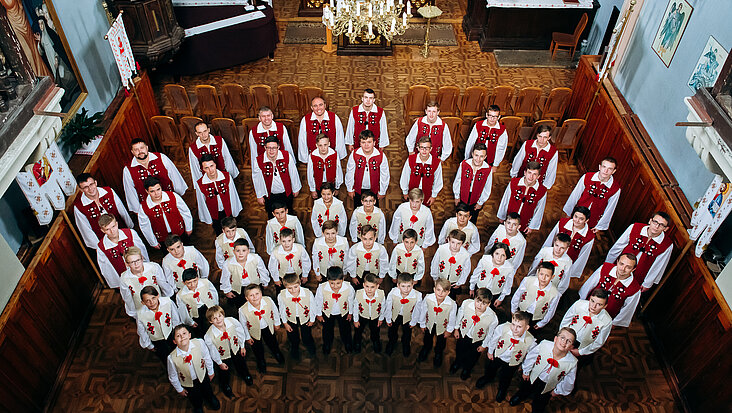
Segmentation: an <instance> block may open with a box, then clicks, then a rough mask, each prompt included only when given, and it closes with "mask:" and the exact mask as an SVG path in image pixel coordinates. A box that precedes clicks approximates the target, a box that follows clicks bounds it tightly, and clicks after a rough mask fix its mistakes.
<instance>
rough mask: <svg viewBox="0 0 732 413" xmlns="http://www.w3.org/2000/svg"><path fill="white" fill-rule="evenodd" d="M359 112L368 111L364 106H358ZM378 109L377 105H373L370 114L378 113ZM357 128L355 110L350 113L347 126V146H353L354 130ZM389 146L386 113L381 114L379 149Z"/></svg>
mask: <svg viewBox="0 0 732 413" xmlns="http://www.w3.org/2000/svg"><path fill="white" fill-rule="evenodd" d="M358 111H359V112H366V109H364V107H363V105H358ZM377 111H378V107H377V106H376V105H371V110H369V112H377ZM367 116H368V114H367ZM355 126H356V121H355V119H353V110H349V111H348V124H347V126H346V132H345V141H346V145H353V141H354V130H355ZM387 146H389V130H388V128H387V122H386V111H384V112H383V113H382V114H381V119H380V120H379V148H386V147H387Z"/></svg>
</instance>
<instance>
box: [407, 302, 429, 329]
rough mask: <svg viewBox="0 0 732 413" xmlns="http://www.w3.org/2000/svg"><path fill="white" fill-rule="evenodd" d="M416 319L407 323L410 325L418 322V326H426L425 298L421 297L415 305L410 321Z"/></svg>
mask: <svg viewBox="0 0 732 413" xmlns="http://www.w3.org/2000/svg"><path fill="white" fill-rule="evenodd" d="M415 320H417V321H416V322H415V323H414V324H412V323H409V324H410V325H412V326H415V325H417V323H419V327H420V328H425V327H427V300H426V299H422V300H421V301H420V302H418V303H417V304H416V305H415V308H414V313H413V314H412V321H415Z"/></svg>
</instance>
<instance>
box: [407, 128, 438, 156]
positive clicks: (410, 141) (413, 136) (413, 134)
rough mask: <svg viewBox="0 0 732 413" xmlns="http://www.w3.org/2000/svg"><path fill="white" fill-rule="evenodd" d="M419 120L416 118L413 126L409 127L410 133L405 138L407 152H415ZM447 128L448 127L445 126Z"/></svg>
mask: <svg viewBox="0 0 732 413" xmlns="http://www.w3.org/2000/svg"><path fill="white" fill-rule="evenodd" d="M418 122H419V121H418V120H415V121H414V123H412V127H411V128H409V133H408V134H407V138H406V139H405V144H406V145H407V152H409V153H413V152H414V146H415V145H416V144H417V124H418ZM445 129H447V128H445Z"/></svg>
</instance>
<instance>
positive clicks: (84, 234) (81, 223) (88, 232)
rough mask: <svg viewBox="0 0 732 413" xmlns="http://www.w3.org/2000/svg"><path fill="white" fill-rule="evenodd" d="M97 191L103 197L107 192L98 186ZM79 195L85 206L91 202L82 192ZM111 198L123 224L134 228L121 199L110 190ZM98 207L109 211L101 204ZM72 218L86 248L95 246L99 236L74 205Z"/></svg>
mask: <svg viewBox="0 0 732 413" xmlns="http://www.w3.org/2000/svg"><path fill="white" fill-rule="evenodd" d="M97 191H98V192H99V198H101V197H103V196H104V195H106V194H107V190H106V189H104V188H102V187H98V189H97ZM80 197H81V204H82V205H84V206H87V205H89V204H91V203H92V202H94V201H92V200H91V199H89V198H88V197H87V196H86V194H84V193H83V192H82V193H81V195H80ZM112 198H113V199H114V205H115V206H116V207H117V212H119V215H120V217H121V218H122V219H123V220H124V221H125V222H124V223H125V225H126V226H127V228H130V229H132V228H135V222H134V221H133V220H132V218H130V214H129V213H128V212H127V208H125V205H124V204H123V203H122V200H121V199H120V198H119V196H117V193H116V192H114V190H112ZM99 209H100V210H101V211H104V212H107V213H109V211H107V210H105V209H104V206H103V205H101V204H100V205H99ZM74 220H75V221H76V226H77V227H78V228H79V233H80V234H81V239H83V240H84V245H86V246H87V248H92V249H94V248H96V247H97V243H98V242H99V238H97V234H96V233H95V232H94V230H93V229H92V226H91V224H90V223H89V219H88V218H87V217H86V215H84V214H83V213H82V212H81V211H80V210H79V208H77V207H76V205H74Z"/></svg>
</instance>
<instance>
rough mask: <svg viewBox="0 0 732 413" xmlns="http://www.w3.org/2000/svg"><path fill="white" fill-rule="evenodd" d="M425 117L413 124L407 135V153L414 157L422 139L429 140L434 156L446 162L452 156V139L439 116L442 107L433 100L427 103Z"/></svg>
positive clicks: (448, 129)
mask: <svg viewBox="0 0 732 413" xmlns="http://www.w3.org/2000/svg"><path fill="white" fill-rule="evenodd" d="M424 113H425V116H423V117H421V118H419V119H417V120H416V121H414V124H412V128H411V129H409V133H408V134H407V142H406V143H407V151H409V154H410V155H412V154H414V153H415V150H414V144H415V142H416V143H418V142H419V141H420V140H421V139H422V138H425V137H426V138H428V139H429V141H430V143H431V145H432V147H431V148H430V151H431V153H432V155H433V156H435V157H437V158H439V159H440V160H441V161H443V162H444V161H446V160H447V158H449V157H450V154H452V138H450V128H448V127H447V125H445V122H443V121H442V119H441V118H440V117H439V116H438V115H439V114H440V105H439V104H438V103H437V102H435V101H434V100H431V101H429V102H427V108H426V109H425V110H424Z"/></svg>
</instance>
